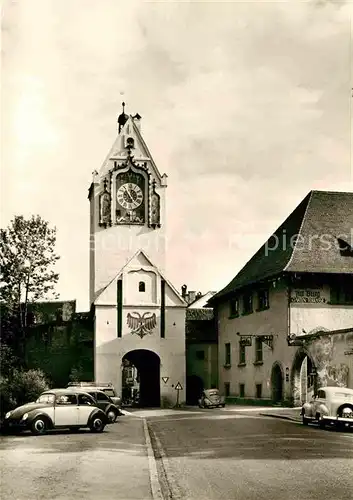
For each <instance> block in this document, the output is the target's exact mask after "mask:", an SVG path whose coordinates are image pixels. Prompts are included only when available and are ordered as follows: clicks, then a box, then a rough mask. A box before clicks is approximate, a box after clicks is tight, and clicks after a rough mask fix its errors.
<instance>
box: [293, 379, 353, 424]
mask: <svg viewBox="0 0 353 500" xmlns="http://www.w3.org/2000/svg"><path fill="white" fill-rule="evenodd" d="M301 415H302V419H303V424H304V425H307V424H308V423H309V422H315V423H317V424H318V425H319V426H320V427H321V428H325V426H326V425H336V426H337V427H353V389H348V388H346V387H321V388H320V389H319V390H318V391H317V395H316V396H314V398H313V399H312V400H311V401H309V402H307V403H304V404H303V406H302V410H301Z"/></svg>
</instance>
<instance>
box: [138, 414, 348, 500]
mask: <svg viewBox="0 0 353 500" xmlns="http://www.w3.org/2000/svg"><path fill="white" fill-rule="evenodd" d="M148 421H149V428H150V431H151V434H152V437H153V443H154V445H155V446H157V456H161V457H162V459H161V460H160V459H158V460H157V462H158V464H159V465H158V468H159V472H160V474H161V477H164V480H163V481H162V484H163V488H164V493H165V497H166V498H168V497H169V498H173V499H178V498H180V499H181V498H182V499H185V500H206V499H207V500H213V499H214V500H216V499H217V500H219V499H227V500H230V499H232V500H233V499H234V500H236V499H239V500H255V499H258V498H260V499H261V500H277V499H278V500H318V499H320V500H322V499H325V500H333V499H335V500H340V499H344V500H347V499H348V498H352V497H353V460H352V459H353V434H352V433H350V432H337V431H332V430H326V431H323V430H319V429H317V428H315V427H311V426H309V427H304V426H302V425H301V424H298V423H296V422H291V421H284V420H279V419H272V418H270V417H263V416H262V417H261V416H257V415H256V414H254V413H249V414H248V415H246V414H245V413H240V412H239V413H236V412H225V411H222V410H200V411H199V412H195V413H190V414H188V413H187V412H184V413H179V414H175V415H171V414H169V415H165V416H162V415H159V416H158V415H157V414H155V416H152V414H151V415H150V416H149V418H148ZM156 438H157V441H156ZM168 483H169V485H168ZM170 493H172V495H171V494H170Z"/></svg>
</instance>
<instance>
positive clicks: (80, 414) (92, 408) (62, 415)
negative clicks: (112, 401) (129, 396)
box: [4, 389, 109, 434]
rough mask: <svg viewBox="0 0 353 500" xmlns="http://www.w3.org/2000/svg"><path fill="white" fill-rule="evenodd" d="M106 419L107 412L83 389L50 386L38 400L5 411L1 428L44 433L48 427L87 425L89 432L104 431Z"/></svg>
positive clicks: (77, 427) (71, 427)
mask: <svg viewBox="0 0 353 500" xmlns="http://www.w3.org/2000/svg"><path fill="white" fill-rule="evenodd" d="M108 423H109V420H108V417H107V415H106V414H105V413H104V411H103V410H101V409H100V408H98V407H97V406H96V402H95V400H94V399H93V398H92V396H90V395H89V394H87V393H85V392H83V391H82V390H81V391H75V390H73V389H51V390H48V391H45V392H43V393H42V394H41V395H40V396H39V398H38V399H37V401H35V402H33V403H27V404H25V405H23V406H19V407H18V408H15V409H14V410H12V411H9V412H8V413H6V415H5V420H4V430H5V431H11V430H14V431H21V430H30V431H31V432H32V434H45V433H46V431H48V430H50V429H58V428H68V429H70V430H74V429H79V428H80V427H88V428H89V429H90V430H91V431H92V432H103V430H104V427H105V426H106V424H108Z"/></svg>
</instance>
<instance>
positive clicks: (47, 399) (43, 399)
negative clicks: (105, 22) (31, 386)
mask: <svg viewBox="0 0 353 500" xmlns="http://www.w3.org/2000/svg"><path fill="white" fill-rule="evenodd" d="M54 401H55V396H54V394H42V395H41V396H39V398H38V399H37V401H36V403H54Z"/></svg>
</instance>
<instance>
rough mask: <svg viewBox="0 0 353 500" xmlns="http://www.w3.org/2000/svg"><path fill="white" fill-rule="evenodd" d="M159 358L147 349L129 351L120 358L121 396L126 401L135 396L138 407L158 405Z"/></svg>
mask: <svg viewBox="0 0 353 500" xmlns="http://www.w3.org/2000/svg"><path fill="white" fill-rule="evenodd" d="M160 364H161V362H160V358H159V356H158V354H156V353H155V352H153V351H150V350H148V349H135V350H133V351H129V352H128V353H127V354H125V356H124V357H123V359H122V370H123V373H122V391H121V393H122V397H123V400H125V401H127V400H128V399H130V400H131V399H132V398H134V397H135V404H137V405H138V406H140V407H148V406H149V407H159V406H160V404H161V391H160Z"/></svg>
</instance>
